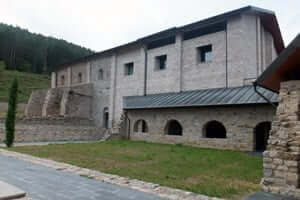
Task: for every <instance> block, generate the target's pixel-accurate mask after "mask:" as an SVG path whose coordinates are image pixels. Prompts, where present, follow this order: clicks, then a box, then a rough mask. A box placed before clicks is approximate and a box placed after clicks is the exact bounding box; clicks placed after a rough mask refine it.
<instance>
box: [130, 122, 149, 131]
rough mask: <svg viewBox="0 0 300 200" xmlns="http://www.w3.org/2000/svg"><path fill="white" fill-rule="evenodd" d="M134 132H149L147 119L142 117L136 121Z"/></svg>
mask: <svg viewBox="0 0 300 200" xmlns="http://www.w3.org/2000/svg"><path fill="white" fill-rule="evenodd" d="M133 131H134V132H140V133H147V132H148V125H147V123H146V121H145V120H143V119H140V120H138V121H136V122H135V124H134V127H133Z"/></svg>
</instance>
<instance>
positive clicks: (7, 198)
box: [0, 181, 26, 200]
mask: <svg viewBox="0 0 300 200" xmlns="http://www.w3.org/2000/svg"><path fill="white" fill-rule="evenodd" d="M0 187H1V191H0V200H12V199H20V198H23V197H25V196H26V192H24V191H23V190H21V189H19V188H17V187H16V186H13V185H10V184H8V183H5V182H2V181H0Z"/></svg>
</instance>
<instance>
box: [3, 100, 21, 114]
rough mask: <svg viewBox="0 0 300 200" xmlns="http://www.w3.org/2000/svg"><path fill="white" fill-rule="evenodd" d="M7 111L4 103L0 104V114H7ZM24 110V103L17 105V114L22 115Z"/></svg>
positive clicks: (6, 105)
mask: <svg viewBox="0 0 300 200" xmlns="http://www.w3.org/2000/svg"><path fill="white" fill-rule="evenodd" d="M7 109H8V104H7V103H6V102H0V113H5V112H7ZM25 109H26V104H24V103H19V104H18V109H17V112H19V113H24V111H25Z"/></svg>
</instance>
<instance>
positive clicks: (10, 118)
mask: <svg viewBox="0 0 300 200" xmlns="http://www.w3.org/2000/svg"><path fill="white" fill-rule="evenodd" d="M17 99H18V79H17V78H15V79H14V80H13V82H12V85H11V88H10V90H9V99H8V111H7V115H6V120H5V128H6V138H5V144H6V146H7V147H11V146H12V145H13V143H14V139H15V120H16V109H17Z"/></svg>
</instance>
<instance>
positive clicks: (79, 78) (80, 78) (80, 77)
mask: <svg viewBox="0 0 300 200" xmlns="http://www.w3.org/2000/svg"><path fill="white" fill-rule="evenodd" d="M81 82H82V73H81V72H80V73H78V83H81Z"/></svg>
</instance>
